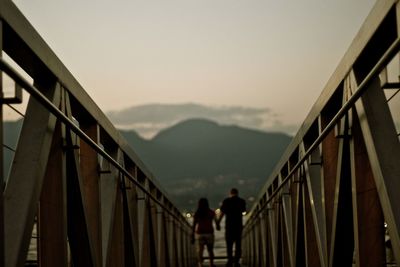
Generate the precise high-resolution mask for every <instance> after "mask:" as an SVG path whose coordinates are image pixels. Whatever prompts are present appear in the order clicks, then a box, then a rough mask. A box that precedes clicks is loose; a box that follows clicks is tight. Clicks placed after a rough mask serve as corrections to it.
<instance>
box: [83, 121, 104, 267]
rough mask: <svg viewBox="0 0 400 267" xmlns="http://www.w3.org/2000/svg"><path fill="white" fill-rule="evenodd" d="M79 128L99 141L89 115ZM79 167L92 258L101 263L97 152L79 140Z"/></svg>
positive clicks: (95, 127) (96, 129) (97, 130)
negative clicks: (91, 244) (91, 243)
mask: <svg viewBox="0 0 400 267" xmlns="http://www.w3.org/2000/svg"><path fill="white" fill-rule="evenodd" d="M79 126H80V128H81V129H82V130H83V132H85V134H86V135H87V136H89V137H90V138H91V139H92V140H93V141H94V142H96V143H99V140H100V133H99V127H98V125H97V123H96V121H94V120H93V118H90V117H89V116H88V117H87V118H85V119H84V120H82V121H80V125H79ZM79 146H80V169H81V174H82V179H83V183H82V184H83V188H82V191H83V194H85V206H86V211H87V213H88V214H87V219H88V230H89V234H90V236H91V239H92V240H93V247H94V255H93V256H94V260H95V265H96V266H101V265H102V253H101V252H102V247H101V207H100V180H99V179H100V175H99V162H98V156H97V152H96V151H95V150H94V149H92V148H91V147H90V146H89V144H87V143H86V142H84V141H81V142H80V144H79Z"/></svg>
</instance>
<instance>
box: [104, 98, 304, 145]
mask: <svg viewBox="0 0 400 267" xmlns="http://www.w3.org/2000/svg"><path fill="white" fill-rule="evenodd" d="M107 116H108V117H109V118H110V120H111V121H112V122H113V123H114V125H116V127H117V128H120V129H132V130H135V131H136V132H138V133H139V134H140V135H141V136H143V137H147V138H151V137H153V136H154V135H155V134H157V133H158V132H159V131H160V130H162V129H165V128H167V127H170V126H172V125H174V124H176V123H178V122H180V121H183V120H187V119H192V118H203V119H209V120H213V121H215V122H217V123H220V124H224V125H238V126H241V127H246V128H251V129H259V130H265V131H283V132H286V133H291V134H293V132H292V128H294V127H295V128H296V129H297V128H298V126H293V125H285V124H283V123H282V122H280V121H279V120H278V119H277V115H276V114H274V113H273V112H272V111H271V110H270V109H269V108H252V107H240V106H206V105H200V104H194V103H187V104H147V105H140V106H134V107H130V108H127V109H123V110H120V111H110V112H107Z"/></svg>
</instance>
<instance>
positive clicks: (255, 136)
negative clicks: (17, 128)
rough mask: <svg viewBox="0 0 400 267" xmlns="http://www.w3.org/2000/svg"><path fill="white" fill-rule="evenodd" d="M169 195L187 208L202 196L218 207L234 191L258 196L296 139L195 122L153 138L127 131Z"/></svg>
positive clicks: (131, 141)
mask: <svg viewBox="0 0 400 267" xmlns="http://www.w3.org/2000/svg"><path fill="white" fill-rule="evenodd" d="M122 134H123V135H124V136H125V138H126V139H127V141H128V142H129V143H130V144H131V145H132V147H133V148H134V150H135V151H136V152H137V154H138V155H139V156H140V157H141V158H142V160H143V161H144V163H145V164H146V165H147V166H148V167H149V168H150V170H151V171H152V172H153V173H154V174H155V176H156V177H157V178H158V180H159V181H160V183H161V184H162V185H163V186H164V187H165V189H166V191H167V192H168V193H169V194H170V195H171V197H172V198H174V200H175V201H176V202H177V204H178V205H179V206H181V207H182V208H185V209H193V208H194V206H195V204H196V201H197V199H198V198H199V197H208V198H209V200H210V202H211V203H210V204H211V205H213V206H215V205H218V202H219V201H220V200H221V199H222V198H224V197H225V196H226V195H227V192H228V191H229V189H230V188H231V187H238V188H239V190H240V191H241V195H243V196H244V197H246V198H249V197H251V196H254V194H257V193H258V191H259V189H260V187H261V186H262V185H263V184H264V183H265V179H266V178H267V177H268V175H269V174H270V172H271V171H272V168H273V167H274V166H275V164H276V163H277V161H278V160H279V158H280V156H281V154H282V153H283V151H284V149H285V148H286V146H287V145H288V144H289V142H290V140H291V137H290V136H288V135H286V134H282V133H265V132H261V131H256V130H249V129H245V128H240V127H237V126H222V125H218V124H217V123H214V122H211V121H208V120H202V119H193V120H187V121H184V122H182V123H178V124H177V125H175V126H173V127H171V128H168V129H165V130H163V131H161V132H160V133H159V134H157V135H156V136H155V137H154V138H153V139H151V140H149V141H148V140H144V139H142V138H140V136H138V134H137V133H135V132H133V131H122Z"/></svg>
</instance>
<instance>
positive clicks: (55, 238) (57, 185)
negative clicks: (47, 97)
mask: <svg viewBox="0 0 400 267" xmlns="http://www.w3.org/2000/svg"><path fill="white" fill-rule="evenodd" d="M61 127H62V126H61V123H57V125H56V129H55V131H54V135H53V143H52V146H51V151H50V155H51V156H50V157H49V161H48V163H47V170H46V175H45V178H44V181H43V187H42V193H41V196H40V203H39V205H40V208H39V215H38V221H39V223H38V226H39V227H38V228H39V237H40V238H39V239H38V243H39V248H40V249H39V257H38V258H39V266H41V267H52V266H60V267H67V266H68V258H67V199H66V197H67V195H66V194H67V191H66V190H67V186H66V174H65V171H66V169H65V153H64V151H63V150H62V143H63V138H62V129H61Z"/></svg>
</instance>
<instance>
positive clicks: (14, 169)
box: [4, 81, 61, 266]
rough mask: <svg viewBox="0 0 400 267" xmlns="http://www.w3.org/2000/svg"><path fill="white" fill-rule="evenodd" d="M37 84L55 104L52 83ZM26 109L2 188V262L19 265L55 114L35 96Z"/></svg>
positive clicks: (55, 90)
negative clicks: (6, 180) (3, 236)
mask: <svg viewBox="0 0 400 267" xmlns="http://www.w3.org/2000/svg"><path fill="white" fill-rule="evenodd" d="M37 85H38V86H39V87H41V88H45V89H46V91H47V93H48V95H49V98H50V99H52V101H53V102H54V103H56V105H57V106H58V105H59V103H60V98H61V94H60V90H59V87H56V84H53V83H52V84H50V85H49V84H48V81H40V82H37ZM49 102H50V101H49ZM27 111H28V114H29V116H27V117H26V118H25V121H24V124H23V126H22V129H21V136H20V138H19V141H18V147H17V151H16V153H15V156H14V162H13V164H12V166H11V171H10V177H9V179H8V182H7V187H6V189H5V191H4V196H5V198H4V212H5V217H4V222H5V242H6V246H5V251H6V255H7V257H6V263H5V266H21V265H22V264H23V261H24V260H25V257H26V253H27V251H28V247H29V242H30V237H31V234H32V228H33V224H34V219H35V215H36V213H37V203H38V201H39V199H40V192H41V189H42V184H43V179H44V176H45V171H46V170H45V167H46V165H47V161H48V159H49V154H50V149H51V144H52V138H53V132H54V128H55V125H56V118H55V117H54V116H53V115H52V114H51V113H50V112H49V111H48V110H46V109H45V108H44V107H43V106H42V105H40V103H39V102H38V101H37V100H36V99H35V98H32V99H30V100H29V104H28V108H27Z"/></svg>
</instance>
